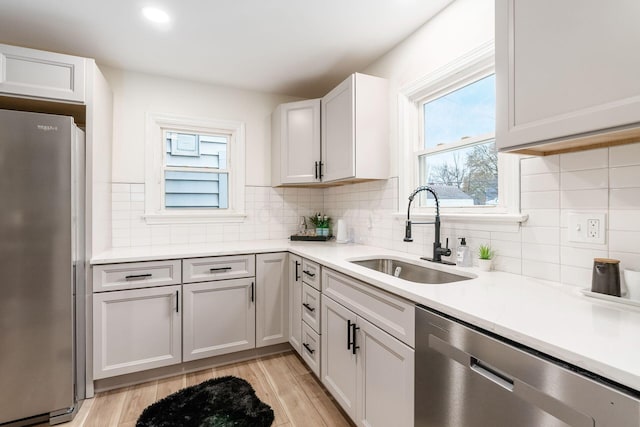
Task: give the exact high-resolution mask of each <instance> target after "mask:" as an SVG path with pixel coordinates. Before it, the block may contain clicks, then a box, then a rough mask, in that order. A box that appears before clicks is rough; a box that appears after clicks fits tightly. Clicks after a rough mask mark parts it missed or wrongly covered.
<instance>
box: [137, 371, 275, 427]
mask: <svg viewBox="0 0 640 427" xmlns="http://www.w3.org/2000/svg"><path fill="white" fill-rule="evenodd" d="M273 418H274V415H273V410H272V409H271V407H270V406H269V405H267V404H266V403H264V402H262V401H261V400H260V399H258V397H257V396H256V392H255V391H254V390H253V388H252V387H251V385H250V384H249V383H248V382H246V381H245V380H243V379H241V378H236V377H232V376H228V377H220V378H214V379H212V380H208V381H205V382H203V383H200V384H197V385H194V386H191V387H187V388H184V389H182V390H180V391H177V392H175V393H173V394H171V395H169V396H167V397H165V398H164V399H162V400H159V401H157V402H156V403H154V404H152V405H150V406H148V407H147V408H146V409H145V410H144V411H143V412H142V414H141V415H140V418H138V422H137V423H136V427H177V426H181V427H227V426H246V427H249V426H251V427H262V426H264V427H268V426H270V425H271V423H273Z"/></svg>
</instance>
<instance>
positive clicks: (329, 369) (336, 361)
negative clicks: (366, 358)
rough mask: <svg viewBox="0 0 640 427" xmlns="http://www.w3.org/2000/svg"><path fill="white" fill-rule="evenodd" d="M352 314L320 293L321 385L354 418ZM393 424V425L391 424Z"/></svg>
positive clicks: (354, 382)
mask: <svg viewBox="0 0 640 427" xmlns="http://www.w3.org/2000/svg"><path fill="white" fill-rule="evenodd" d="M355 322H356V315H355V314H353V313H352V312H351V311H349V310H347V309H346V308H344V307H343V306H341V305H340V304H338V303H337V302H335V301H333V300H332V299H330V298H327V297H326V296H324V295H323V296H322V334H321V338H320V341H321V343H322V345H321V351H320V360H321V363H320V373H321V379H322V384H324V386H325V387H326V388H327V390H329V392H330V393H331V394H332V395H333V397H334V398H335V399H336V401H337V402H338V403H339V404H340V406H342V409H344V411H345V412H346V413H347V414H348V415H349V416H350V417H351V418H352V419H354V420H355V419H356V399H357V391H356V389H357V372H356V358H357V356H356V355H355V354H353V353H354V352H353V350H352V349H351V345H350V344H351V340H352V337H351V335H352V334H351V331H350V330H349V329H350V328H349V325H350V323H351V324H353V323H355ZM391 425H393V424H391Z"/></svg>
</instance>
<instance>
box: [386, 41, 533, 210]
mask: <svg viewBox="0 0 640 427" xmlns="http://www.w3.org/2000/svg"><path fill="white" fill-rule="evenodd" d="M494 69H495V67H494V45H493V41H491V42H488V43H485V44H483V45H481V46H479V47H478V48H476V49H474V50H472V51H470V52H468V53H467V54H466V55H464V56H463V57H461V58H459V59H457V60H455V61H453V62H451V63H449V64H447V65H445V66H443V67H442V68H440V69H437V70H435V71H434V72H432V73H430V74H428V75H426V76H424V77H423V78H421V79H418V80H416V81H414V82H412V83H411V84H409V85H407V86H405V87H403V88H401V89H400V96H399V98H398V104H399V105H398V108H399V114H400V116H399V123H398V128H399V132H400V133H399V138H400V149H401V151H400V158H399V161H400V167H399V180H400V207H401V208H402V206H403V205H405V203H406V202H405V201H406V197H407V196H408V195H409V194H411V192H412V191H413V189H415V188H416V187H418V186H420V185H430V186H432V187H433V188H434V189H435V191H436V192H437V193H438V198H439V200H440V206H441V207H442V208H443V209H442V211H441V213H442V214H443V216H445V217H449V218H450V219H455V218H459V219H460V220H462V221H475V220H477V221H493V222H496V221H505V222H509V223H512V222H520V221H522V220H523V218H524V216H522V215H520V213H519V209H520V207H519V200H520V197H519V190H520V189H519V185H520V182H519V178H520V175H519V157H518V156H517V155H513V154H502V153H498V152H497V150H496V147H495V118H496V102H495V91H496V89H495V87H496V85H495V74H494V73H495V71H494ZM416 201H417V202H418V203H417V205H418V206H416V208H415V211H414V213H415V214H416V215H420V214H421V213H422V214H424V215H431V214H432V211H433V209H431V208H430V207H431V206H433V205H434V204H435V201H434V200H433V197H432V196H431V194H430V193H427V192H422V193H420V196H419V199H417V200H416ZM420 207H423V208H427V209H424V210H422V211H421V209H420ZM494 214H495V215H494ZM470 215H471V216H473V218H474V219H473V220H472V219H470V217H469V216H470Z"/></svg>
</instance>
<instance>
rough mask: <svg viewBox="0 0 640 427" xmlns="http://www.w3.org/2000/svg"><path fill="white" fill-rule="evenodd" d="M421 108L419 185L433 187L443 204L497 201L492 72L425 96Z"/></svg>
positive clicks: (492, 203)
mask: <svg viewBox="0 0 640 427" xmlns="http://www.w3.org/2000/svg"><path fill="white" fill-rule="evenodd" d="M421 107H422V108H421V109H422V120H421V130H422V135H423V138H422V139H423V146H422V150H419V151H418V152H417V153H416V154H417V156H418V163H419V182H418V183H419V185H430V186H432V187H433V188H434V189H435V190H436V192H437V193H438V196H439V199H440V203H441V205H442V206H456V207H462V206H497V205H498V153H497V151H496V147H495V141H494V135H495V119H496V115H495V110H496V98H495V74H490V75H488V76H485V77H482V78H480V79H478V80H475V81H472V82H469V83H468V84H466V85H464V86H462V87H459V88H456V89H454V90H452V91H450V92H448V93H446V94H444V95H438V96H436V97H429V98H427V99H426V100H424V101H422V102H421ZM426 194H427V195H430V193H426ZM433 203H434V201H433V199H428V198H424V197H423V198H422V199H421V204H422V205H426V206H430V205H432V204H433Z"/></svg>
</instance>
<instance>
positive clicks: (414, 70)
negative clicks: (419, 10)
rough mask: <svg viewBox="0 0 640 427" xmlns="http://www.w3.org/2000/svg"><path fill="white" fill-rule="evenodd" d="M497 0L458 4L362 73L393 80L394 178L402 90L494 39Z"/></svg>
mask: <svg viewBox="0 0 640 427" xmlns="http://www.w3.org/2000/svg"><path fill="white" fill-rule="evenodd" d="M494 22H495V19H494V0H457V1H455V2H453V3H452V4H451V5H449V6H448V7H447V8H446V9H444V10H443V11H442V12H440V13H439V14H438V15H436V16H435V17H433V18H432V19H431V20H430V21H428V22H427V23H426V24H425V25H423V26H422V27H421V28H420V29H418V30H417V31H416V32H414V33H413V34H412V35H411V36H409V37H408V38H407V39H405V40H404V41H403V42H402V43H400V44H398V45H397V46H396V47H395V48H393V49H392V50H391V51H389V52H387V53H386V54H385V55H384V56H382V57H381V58H379V59H378V60H377V61H375V62H374V63H372V64H371V65H369V66H368V67H367V68H366V69H364V70H362V72H363V73H365V74H373V75H375V76H378V77H384V78H386V79H388V80H389V91H390V97H389V98H390V100H391V105H390V114H391V117H390V120H391V126H390V142H391V176H397V174H398V145H399V144H398V104H397V97H398V90H399V89H400V88H402V87H403V86H405V85H407V84H409V83H411V82H413V81H415V80H417V79H419V78H420V77H423V76H425V75H427V74H429V73H431V72H433V71H435V70H437V69H438V68H440V67H442V66H444V65H446V64H448V63H449V62H451V61H453V60H455V59H457V58H459V57H460V56H462V55H463V54H465V53H467V52H469V51H471V50H473V49H474V48H476V47H478V46H480V45H482V44H484V43H486V42H487V41H489V40H492V39H493V38H494Z"/></svg>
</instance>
